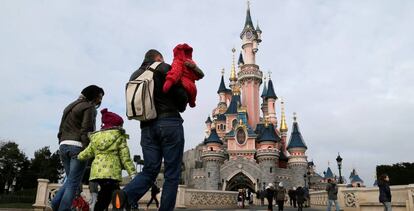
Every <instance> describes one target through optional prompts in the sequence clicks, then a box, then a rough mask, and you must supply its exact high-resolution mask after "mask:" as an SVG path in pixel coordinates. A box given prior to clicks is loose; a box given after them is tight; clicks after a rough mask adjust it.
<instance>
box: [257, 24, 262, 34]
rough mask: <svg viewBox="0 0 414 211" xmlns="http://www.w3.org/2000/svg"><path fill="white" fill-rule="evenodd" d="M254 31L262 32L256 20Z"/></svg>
mask: <svg viewBox="0 0 414 211" xmlns="http://www.w3.org/2000/svg"><path fill="white" fill-rule="evenodd" d="M256 32H258V33H262V30H261V29H260V28H259V22H257V25H256Z"/></svg>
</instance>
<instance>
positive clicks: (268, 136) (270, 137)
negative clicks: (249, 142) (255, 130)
mask: <svg viewBox="0 0 414 211" xmlns="http://www.w3.org/2000/svg"><path fill="white" fill-rule="evenodd" d="M262 141H273V142H278V141H280V137H279V136H278V135H277V134H276V131H275V128H274V126H273V124H269V125H268V126H267V127H266V126H265V127H264V128H263V131H262V133H261V134H260V137H259V142H262Z"/></svg>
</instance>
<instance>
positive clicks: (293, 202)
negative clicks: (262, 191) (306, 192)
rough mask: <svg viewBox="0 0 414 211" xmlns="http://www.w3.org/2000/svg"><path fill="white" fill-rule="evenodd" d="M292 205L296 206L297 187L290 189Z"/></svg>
mask: <svg viewBox="0 0 414 211" xmlns="http://www.w3.org/2000/svg"><path fill="white" fill-rule="evenodd" d="M288 196H289V202H290V206H291V207H294V208H296V188H295V187H293V188H292V189H289V191H288Z"/></svg>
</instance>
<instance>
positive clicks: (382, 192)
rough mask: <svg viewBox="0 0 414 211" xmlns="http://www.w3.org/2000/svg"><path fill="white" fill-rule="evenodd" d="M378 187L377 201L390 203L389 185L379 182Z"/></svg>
mask: <svg viewBox="0 0 414 211" xmlns="http://www.w3.org/2000/svg"><path fill="white" fill-rule="evenodd" d="M378 187H379V201H380V202H381V203H383V202H391V190H390V185H389V184H388V182H384V181H380V182H378Z"/></svg>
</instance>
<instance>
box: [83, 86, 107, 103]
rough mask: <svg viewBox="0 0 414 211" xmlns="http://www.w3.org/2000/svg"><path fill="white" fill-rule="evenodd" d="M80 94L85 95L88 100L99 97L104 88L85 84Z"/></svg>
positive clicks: (103, 93)
mask: <svg viewBox="0 0 414 211" xmlns="http://www.w3.org/2000/svg"><path fill="white" fill-rule="evenodd" d="M81 93H82V95H83V96H85V97H86V99H88V100H89V101H92V100H95V99H96V98H98V97H99V95H100V94H102V96H103V95H105V92H104V90H103V89H102V88H101V87H99V86H96V85H90V86H87V87H86V88H84V89H83V90H82V92H81Z"/></svg>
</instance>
